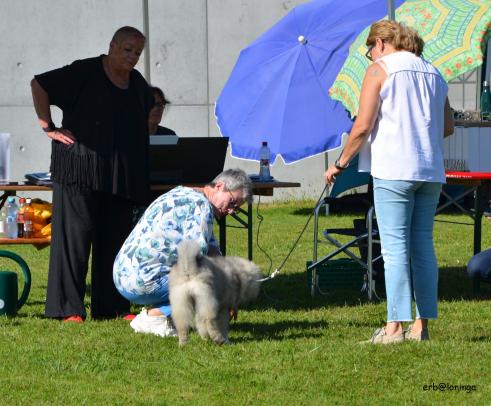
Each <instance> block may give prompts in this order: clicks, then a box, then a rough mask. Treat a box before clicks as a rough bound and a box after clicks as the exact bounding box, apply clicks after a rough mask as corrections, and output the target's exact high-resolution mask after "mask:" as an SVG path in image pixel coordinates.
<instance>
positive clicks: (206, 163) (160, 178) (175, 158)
mask: <svg viewBox="0 0 491 406" xmlns="http://www.w3.org/2000/svg"><path fill="white" fill-rule="evenodd" d="M153 137H154V136H150V150H149V164H150V182H151V183H152V184H153V185H157V184H171V185H180V184H186V183H208V182H210V181H212V180H213V179H214V178H215V177H216V176H217V175H218V174H219V173H220V172H222V171H223V165H224V163H225V155H226V153H227V146H228V138H227V137H180V138H178V139H177V143H174V142H169V143H162V142H161V140H157V139H153ZM155 137H158V136H155ZM169 138H170V137H169ZM169 141H170V140H169Z"/></svg>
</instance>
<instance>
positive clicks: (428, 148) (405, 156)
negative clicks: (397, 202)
mask: <svg viewBox="0 0 491 406" xmlns="http://www.w3.org/2000/svg"><path fill="white" fill-rule="evenodd" d="M380 61H383V62H384V63H385V66H386V67H387V69H385V68H384V64H380V66H381V67H382V68H384V70H386V73H387V76H388V77H387V79H386V80H385V83H384V84H383V85H382V89H381V90H380V99H381V106H380V111H379V115H378V119H377V121H376V123H375V126H374V128H373V130H372V133H371V135H370V136H369V137H368V139H367V141H366V143H365V145H364V146H363V147H362V149H361V151H360V161H359V165H358V167H359V170H360V171H362V172H371V173H372V176H373V177H375V178H379V179H388V180H419V181H427V182H441V183H445V169H444V165H443V130H444V111H445V99H446V97H447V92H448V86H447V84H446V83H445V80H444V79H443V77H442V76H441V74H440V72H439V71H438V70H437V69H436V68H435V67H434V66H433V65H431V64H430V63H428V62H426V61H424V60H423V59H421V58H419V57H417V56H416V55H414V54H413V53H411V52H406V51H400V52H394V53H392V54H389V55H386V56H384V57H382V58H380V59H378V60H377V63H378V62H380Z"/></svg>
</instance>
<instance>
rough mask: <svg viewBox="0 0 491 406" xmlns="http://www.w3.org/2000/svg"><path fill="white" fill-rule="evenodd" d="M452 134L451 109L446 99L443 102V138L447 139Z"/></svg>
mask: <svg viewBox="0 0 491 406" xmlns="http://www.w3.org/2000/svg"><path fill="white" fill-rule="evenodd" d="M453 133H454V120H453V114H452V109H451V108H450V103H449V101H448V97H447V99H446V100H445V123H444V127H443V136H444V137H448V136H449V135H452V134H453Z"/></svg>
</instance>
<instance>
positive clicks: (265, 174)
mask: <svg viewBox="0 0 491 406" xmlns="http://www.w3.org/2000/svg"><path fill="white" fill-rule="evenodd" d="M270 155H271V152H270V150H269V147H268V143H267V141H263V145H262V147H261V149H260V150H259V180H260V181H261V182H268V181H270V180H271V175H270V172H269V157H270Z"/></svg>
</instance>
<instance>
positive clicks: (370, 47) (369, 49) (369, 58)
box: [365, 45, 375, 62]
mask: <svg viewBox="0 0 491 406" xmlns="http://www.w3.org/2000/svg"><path fill="white" fill-rule="evenodd" d="M374 46H375V45H370V46H369V47H368V49H367V52H366V54H365V56H366V57H367V58H368V60H369V61H370V62H373V59H372V55H371V52H372V49H373V47H374Z"/></svg>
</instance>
